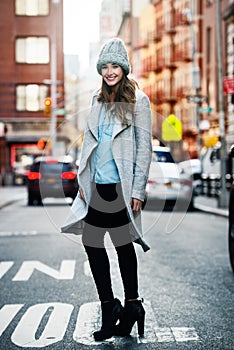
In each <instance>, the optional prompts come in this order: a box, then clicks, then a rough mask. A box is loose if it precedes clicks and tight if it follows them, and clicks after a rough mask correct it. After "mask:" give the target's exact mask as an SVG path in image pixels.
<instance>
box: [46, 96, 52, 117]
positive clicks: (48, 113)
mask: <svg viewBox="0 0 234 350" xmlns="http://www.w3.org/2000/svg"><path fill="white" fill-rule="evenodd" d="M51 109H52V100H51V98H50V97H46V98H45V99H44V115H46V116H47V117H50V116H51Z"/></svg>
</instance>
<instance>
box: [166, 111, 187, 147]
mask: <svg viewBox="0 0 234 350" xmlns="http://www.w3.org/2000/svg"><path fill="white" fill-rule="evenodd" d="M162 139H163V140H164V141H180V140H181V139H182V123H181V121H180V120H179V119H177V118H176V116H175V115H174V114H170V115H169V116H168V117H167V118H166V119H165V120H164V121H163V124H162Z"/></svg>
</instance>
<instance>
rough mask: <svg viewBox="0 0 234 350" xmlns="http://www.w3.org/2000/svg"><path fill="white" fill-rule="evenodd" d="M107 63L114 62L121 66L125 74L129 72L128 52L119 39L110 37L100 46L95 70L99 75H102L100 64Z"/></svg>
mask: <svg viewBox="0 0 234 350" xmlns="http://www.w3.org/2000/svg"><path fill="white" fill-rule="evenodd" d="M107 63H116V64H118V65H120V66H121V67H122V68H123V70H124V71H125V73H126V75H128V74H129V72H130V69H131V67H130V63H129V58H128V53H127V50H126V47H125V45H124V42H123V41H122V40H121V39H119V38H114V39H111V40H109V41H107V43H106V44H104V45H103V47H102V48H101V51H100V53H99V57H98V61H97V71H98V73H99V74H100V75H102V65H104V64H107Z"/></svg>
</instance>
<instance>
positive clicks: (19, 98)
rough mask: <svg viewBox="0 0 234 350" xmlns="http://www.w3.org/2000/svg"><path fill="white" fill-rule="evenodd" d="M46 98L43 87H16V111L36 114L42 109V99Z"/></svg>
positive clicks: (45, 91) (44, 87)
mask: <svg viewBox="0 0 234 350" xmlns="http://www.w3.org/2000/svg"><path fill="white" fill-rule="evenodd" d="M46 96H48V87H47V86H45V85H37V84H28V85H18V86H17V87H16V110H17V111H19V112H22V111H29V112H38V111H41V110H42V109H43V108H44V99H45V98H46Z"/></svg>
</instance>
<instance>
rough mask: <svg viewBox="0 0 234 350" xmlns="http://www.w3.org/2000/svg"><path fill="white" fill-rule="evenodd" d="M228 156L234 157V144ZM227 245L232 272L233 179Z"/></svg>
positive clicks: (233, 265)
mask: <svg viewBox="0 0 234 350" xmlns="http://www.w3.org/2000/svg"><path fill="white" fill-rule="evenodd" d="M230 156H231V157H232V158H234V145H233V146H232V147H231V150H230ZM228 214H229V215H228V219H229V225H228V247H229V258H230V263H231V267H232V270H233V272H234V181H233V183H232V185H231V188H230V195H229V207H228Z"/></svg>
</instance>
